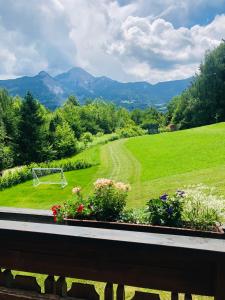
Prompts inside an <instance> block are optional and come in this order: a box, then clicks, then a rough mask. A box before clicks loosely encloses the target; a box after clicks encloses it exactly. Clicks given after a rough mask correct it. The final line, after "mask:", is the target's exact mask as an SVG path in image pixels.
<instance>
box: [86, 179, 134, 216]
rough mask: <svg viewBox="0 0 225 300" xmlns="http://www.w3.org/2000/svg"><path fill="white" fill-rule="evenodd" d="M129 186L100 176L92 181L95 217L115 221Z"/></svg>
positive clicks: (122, 207) (124, 203)
mask: <svg viewBox="0 0 225 300" xmlns="http://www.w3.org/2000/svg"><path fill="white" fill-rule="evenodd" d="M129 190H130V186H129V185H128V184H124V183H123V182H115V181H114V180H111V179H105V178H101V179H98V180H97V181H96V182H95V183H94V194H93V196H92V197H91V200H92V203H93V206H94V210H95V217H96V219H97V220H102V221H117V220H119V217H120V214H121V213H122V211H123V210H124V207H125V205H126V198H127V196H128V191H129Z"/></svg>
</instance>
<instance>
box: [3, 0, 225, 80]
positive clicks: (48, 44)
mask: <svg viewBox="0 0 225 300" xmlns="http://www.w3.org/2000/svg"><path fill="white" fill-rule="evenodd" d="M222 38H225V0H117V1H116V0H16V1H15V0H0V78H1V79H6V78H15V77H18V76H23V75H29V76H30V75H35V74H36V73H38V72H40V71H41V70H45V71H47V72H49V73H50V74H51V75H56V74H58V73H60V72H63V71H66V70H68V69H70V68H72V67H73V66H80V67H82V68H84V69H85V70H87V71H88V72H90V73H92V74H93V75H96V76H101V75H105V76H108V77H111V78H113V79H115V80H119V81H124V82H125V81H143V80H146V81H148V82H151V83H155V82H158V81H165V80H173V79H181V78H187V77H189V76H191V75H193V74H194V73H195V72H196V71H197V69H198V65H199V63H200V62H201V60H202V58H203V56H204V53H205V51H206V50H207V49H212V48H214V47H215V46H217V45H218V44H219V43H220V41H221V39H222Z"/></svg>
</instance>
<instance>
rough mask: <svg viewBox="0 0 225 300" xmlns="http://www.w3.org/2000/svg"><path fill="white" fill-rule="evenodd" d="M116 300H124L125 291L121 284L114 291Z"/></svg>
mask: <svg viewBox="0 0 225 300" xmlns="http://www.w3.org/2000/svg"><path fill="white" fill-rule="evenodd" d="M116 300H125V290H124V285H123V284H118V286H117V289H116Z"/></svg>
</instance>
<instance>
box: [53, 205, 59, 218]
mask: <svg viewBox="0 0 225 300" xmlns="http://www.w3.org/2000/svg"><path fill="white" fill-rule="evenodd" d="M60 208H61V205H54V206H52V213H53V216H57V213H58V211H59V210H60Z"/></svg>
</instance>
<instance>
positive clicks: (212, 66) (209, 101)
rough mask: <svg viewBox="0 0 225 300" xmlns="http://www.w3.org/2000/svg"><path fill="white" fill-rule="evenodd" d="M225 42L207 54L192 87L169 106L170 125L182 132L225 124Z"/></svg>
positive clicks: (174, 99)
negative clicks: (176, 126)
mask: <svg viewBox="0 0 225 300" xmlns="http://www.w3.org/2000/svg"><path fill="white" fill-rule="evenodd" d="M224 70H225V43H224V42H222V43H221V44H220V45H219V46H218V47H217V48H215V49H214V50H213V51H211V52H207V53H206V55H205V58H204V61H203V63H202V64H201V65H200V73H199V74H198V75H196V76H195V78H194V80H193V82H192V84H191V86H190V87H189V88H188V89H187V90H186V91H184V92H183V93H182V94H181V95H179V96H176V97H174V98H173V100H172V101H171V102H170V103H169V105H168V113H167V122H168V123H170V122H172V123H175V124H177V125H178V127H179V128H180V129H185V128H190V127H196V126H202V125H207V124H212V123H216V122H221V121H225V102H224V101H225V98H224V95H225V84H224V82H225V71H224Z"/></svg>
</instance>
